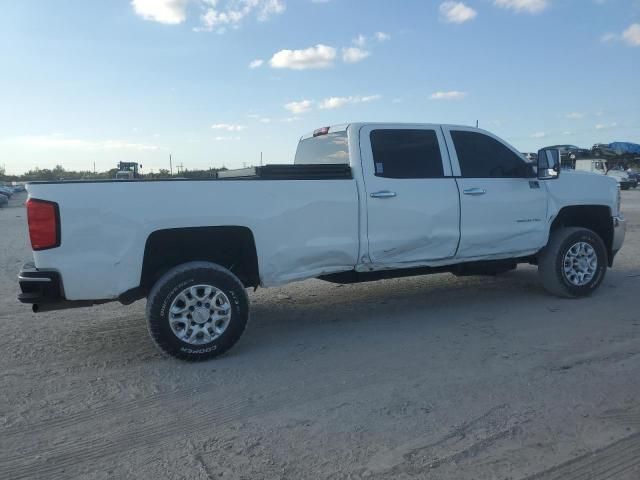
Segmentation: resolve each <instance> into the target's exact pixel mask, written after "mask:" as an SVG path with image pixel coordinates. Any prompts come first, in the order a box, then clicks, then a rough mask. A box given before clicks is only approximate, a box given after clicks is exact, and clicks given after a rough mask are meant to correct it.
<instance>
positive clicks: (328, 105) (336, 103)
mask: <svg viewBox="0 0 640 480" xmlns="http://www.w3.org/2000/svg"><path fill="white" fill-rule="evenodd" d="M380 98H382V97H381V96H380V95H367V96H364V97H362V96H355V97H329V98H325V99H324V100H322V101H321V102H320V103H319V104H318V107H319V108H320V109H322V110H332V109H334V108H340V107H344V106H345V105H348V104H354V103H368V102H373V101H375V100H379V99H380Z"/></svg>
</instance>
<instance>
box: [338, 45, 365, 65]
mask: <svg viewBox="0 0 640 480" xmlns="http://www.w3.org/2000/svg"><path fill="white" fill-rule="evenodd" d="M369 55H371V52H368V51H366V50H363V49H362V48H358V47H347V48H343V49H342V60H343V61H344V62H345V63H357V62H361V61H362V60H364V59H365V58H367V57H368V56H369Z"/></svg>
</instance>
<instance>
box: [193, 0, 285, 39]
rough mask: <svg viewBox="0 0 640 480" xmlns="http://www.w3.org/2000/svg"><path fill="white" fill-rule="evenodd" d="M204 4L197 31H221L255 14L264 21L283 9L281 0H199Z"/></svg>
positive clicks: (237, 25)
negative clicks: (200, 24)
mask: <svg viewBox="0 0 640 480" xmlns="http://www.w3.org/2000/svg"><path fill="white" fill-rule="evenodd" d="M199 1H200V2H201V3H202V4H203V6H205V7H206V8H205V12H204V13H203V14H202V15H201V16H200V21H201V23H202V26H200V27H198V28H196V29H195V30H197V31H206V32H210V31H213V30H215V31H217V32H218V33H223V32H224V31H225V29H226V28H227V27H231V28H238V27H239V26H240V24H241V23H242V21H243V20H244V19H245V17H247V16H249V15H252V14H254V13H255V14H256V17H257V18H258V21H261V22H264V21H266V20H268V19H269V18H270V17H271V16H272V15H277V14H280V13H282V12H284V11H285V9H286V6H285V3H284V1H283V0H226V1H221V0H199Z"/></svg>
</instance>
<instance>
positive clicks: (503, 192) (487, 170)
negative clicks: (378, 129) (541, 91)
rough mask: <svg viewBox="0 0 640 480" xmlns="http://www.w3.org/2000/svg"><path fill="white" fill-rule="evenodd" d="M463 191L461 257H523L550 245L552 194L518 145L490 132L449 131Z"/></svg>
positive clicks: (461, 194) (458, 254)
mask: <svg viewBox="0 0 640 480" xmlns="http://www.w3.org/2000/svg"><path fill="white" fill-rule="evenodd" d="M443 130H444V134H445V138H446V141H447V145H448V147H449V153H450V154H451V163H452V168H453V171H454V173H455V175H456V176H457V177H458V186H459V189H460V211H461V219H460V225H461V232H460V246H459V247H458V252H457V255H456V256H457V257H458V258H475V257H486V256H492V255H495V256H499V257H505V256H512V255H513V256H517V255H519V254H528V253H531V252H532V251H536V250H538V249H540V248H542V247H543V246H544V244H545V241H546V229H547V221H546V215H547V190H546V186H545V185H544V182H540V181H538V179H537V178H536V176H535V174H534V171H533V168H532V166H531V165H530V164H528V163H527V162H526V161H525V160H524V158H522V156H521V155H520V154H519V153H518V152H517V151H516V150H515V149H513V148H512V147H510V146H509V145H507V144H506V143H504V142H503V141H501V140H500V139H498V138H497V137H494V136H493V135H491V134H489V133H488V132H483V131H479V130H476V129H471V128H465V127H445V128H443Z"/></svg>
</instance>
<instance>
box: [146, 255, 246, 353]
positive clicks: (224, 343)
mask: <svg viewBox="0 0 640 480" xmlns="http://www.w3.org/2000/svg"><path fill="white" fill-rule="evenodd" d="M248 319H249V299H248V297H247V293H246V291H245V289H244V286H243V285H242V283H241V282H240V280H239V279H238V277H236V276H235V275H234V274H233V273H231V272H230V271H229V270H227V269H226V268H224V267H221V266H220V265H217V264H215V263H209V262H189V263H185V264H183V265H179V266H177V267H175V268H173V269H171V270H169V271H168V272H167V273H165V274H164V275H163V276H162V277H161V278H160V279H159V280H158V281H157V282H156V284H155V285H154V287H153V288H152V289H151V292H150V293H149V296H148V297H147V326H148V328H149V333H150V335H151V338H153V340H154V341H155V343H156V345H157V346H158V347H159V348H160V349H161V350H162V351H163V352H165V353H167V354H169V355H171V356H173V357H176V358H180V359H182V360H187V361H201V360H208V359H210V358H213V357H216V356H218V355H221V354H222V353H224V352H226V351H227V350H229V349H230V348H231V347H232V346H233V345H234V344H235V343H236V342H237V341H238V339H239V338H240V336H241V335H242V332H244V329H245V327H246V325H247V321H248Z"/></svg>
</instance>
